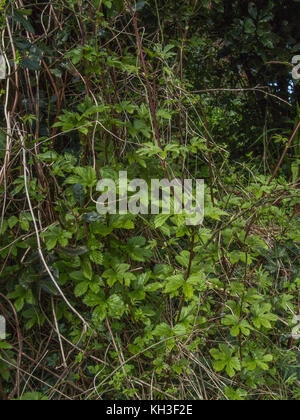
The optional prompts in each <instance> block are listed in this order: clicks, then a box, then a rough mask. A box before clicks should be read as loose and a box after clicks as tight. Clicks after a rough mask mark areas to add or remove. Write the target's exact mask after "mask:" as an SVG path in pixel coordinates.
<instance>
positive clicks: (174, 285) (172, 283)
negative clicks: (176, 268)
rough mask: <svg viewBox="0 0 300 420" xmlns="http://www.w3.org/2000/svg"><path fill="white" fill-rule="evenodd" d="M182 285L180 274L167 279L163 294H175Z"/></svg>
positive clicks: (182, 278) (182, 280)
mask: <svg viewBox="0 0 300 420" xmlns="http://www.w3.org/2000/svg"><path fill="white" fill-rule="evenodd" d="M183 285H184V277H183V275H182V274H177V275H175V276H172V277H169V278H168V279H167V281H166V287H165V293H173V292H176V291H177V290H178V289H180V287H182V286H183Z"/></svg>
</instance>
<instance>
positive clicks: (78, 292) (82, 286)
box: [74, 281, 89, 297]
mask: <svg viewBox="0 0 300 420" xmlns="http://www.w3.org/2000/svg"><path fill="white" fill-rule="evenodd" d="M88 288H89V283H88V282H85V281H84V282H82V283H79V284H77V286H76V287H75V290H74V294H75V296H76V297H80V296H83V295H84V294H85V293H86V292H87V291H88Z"/></svg>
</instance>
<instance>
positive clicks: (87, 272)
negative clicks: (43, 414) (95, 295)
mask: <svg viewBox="0 0 300 420" xmlns="http://www.w3.org/2000/svg"><path fill="white" fill-rule="evenodd" d="M81 269H82V273H83V275H84V277H85V278H86V279H88V280H92V278H93V269H92V265H91V262H90V261H89V259H88V258H87V257H83V258H82V260H81Z"/></svg>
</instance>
